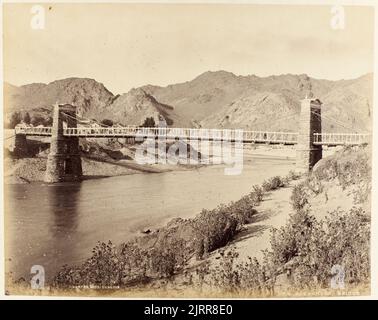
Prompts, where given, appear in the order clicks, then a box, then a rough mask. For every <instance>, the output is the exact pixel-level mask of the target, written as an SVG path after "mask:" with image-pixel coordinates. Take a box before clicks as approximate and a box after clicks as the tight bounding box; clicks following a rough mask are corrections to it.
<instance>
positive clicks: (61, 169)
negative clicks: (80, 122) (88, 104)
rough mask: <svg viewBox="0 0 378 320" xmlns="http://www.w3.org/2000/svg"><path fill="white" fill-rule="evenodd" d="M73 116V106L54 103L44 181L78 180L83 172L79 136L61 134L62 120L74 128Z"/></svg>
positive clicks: (74, 109)
mask: <svg viewBox="0 0 378 320" xmlns="http://www.w3.org/2000/svg"><path fill="white" fill-rule="evenodd" d="M75 117H76V107H75V106H72V105H70V104H61V105H58V104H56V105H55V106H54V110H53V124H52V128H51V142H50V153H49V155H48V158H47V165H46V172H45V177H44V181H45V182H61V181H78V180H80V178H81V176H82V174H83V170H82V167H81V158H80V152H79V138H78V137H65V136H64V135H63V121H65V122H66V123H67V127H70V128H76V127H77V121H76V118H75Z"/></svg>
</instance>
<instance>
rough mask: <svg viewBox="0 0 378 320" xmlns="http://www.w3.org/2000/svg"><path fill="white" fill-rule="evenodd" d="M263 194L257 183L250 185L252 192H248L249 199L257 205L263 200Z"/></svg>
mask: <svg viewBox="0 0 378 320" xmlns="http://www.w3.org/2000/svg"><path fill="white" fill-rule="evenodd" d="M263 196H264V190H263V188H262V187H260V186H258V185H254V186H253V187H252V192H251V193H250V197H251V200H252V201H253V202H254V204H255V205H258V204H259V203H260V202H261V201H262V200H263Z"/></svg>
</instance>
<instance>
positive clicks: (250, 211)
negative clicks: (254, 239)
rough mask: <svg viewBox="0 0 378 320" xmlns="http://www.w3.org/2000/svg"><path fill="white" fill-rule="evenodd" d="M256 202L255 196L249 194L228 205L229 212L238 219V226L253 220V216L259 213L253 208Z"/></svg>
mask: <svg viewBox="0 0 378 320" xmlns="http://www.w3.org/2000/svg"><path fill="white" fill-rule="evenodd" d="M255 203H256V202H255V201H254V198H253V196H251V195H247V196H244V197H242V198H241V199H239V200H237V201H235V202H233V203H231V204H230V205H229V206H228V207H227V211H228V213H229V214H230V215H231V216H233V217H234V218H235V219H236V220H237V223H238V227H241V226H243V225H244V224H247V223H251V222H252V217H253V216H254V215H255V214H256V213H257V211H256V210H255V209H254V208H253V206H254V205H255Z"/></svg>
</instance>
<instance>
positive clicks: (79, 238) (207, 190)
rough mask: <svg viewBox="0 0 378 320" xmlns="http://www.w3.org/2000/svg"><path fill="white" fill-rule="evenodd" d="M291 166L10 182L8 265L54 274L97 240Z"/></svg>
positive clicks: (158, 221) (222, 196)
mask: <svg viewBox="0 0 378 320" xmlns="http://www.w3.org/2000/svg"><path fill="white" fill-rule="evenodd" d="M293 168H294V164H293V160H292V159H285V158H265V157H261V156H254V157H252V159H251V161H250V162H247V163H245V164H244V169H243V171H242V174H241V175H236V176H227V175H224V170H223V169H224V168H223V167H222V166H208V167H202V168H200V169H197V170H192V171H172V172H165V173H157V174H156V173H155V174H133V175H127V176H118V177H111V178H102V179H93V180H85V181H82V182H80V183H61V184H55V185H45V184H42V183H32V184H21V185H8V186H6V187H5V199H6V207H5V209H6V221H5V226H6V234H5V239H6V269H7V271H11V272H12V273H13V274H14V276H15V277H16V278H17V279H18V278H19V277H21V276H22V277H24V278H26V279H27V278H29V274H30V268H31V267H32V266H33V265H42V266H43V267H44V268H45V273H46V277H47V279H48V278H51V277H52V276H53V275H54V274H55V273H56V271H57V270H58V269H59V268H60V267H61V266H62V265H64V264H68V265H73V264H79V263H81V262H83V260H85V259H86V258H88V257H89V256H90V254H91V249H92V248H93V247H94V246H95V245H96V243H97V242H98V241H108V240H111V241H112V242H113V243H114V244H120V243H122V242H124V241H127V240H129V239H131V238H132V237H134V236H136V235H139V234H141V230H145V229H147V228H150V229H152V230H153V229H155V228H158V227H159V226H162V225H164V224H165V223H167V222H168V221H169V220H170V219H172V218H174V217H183V218H187V217H192V216H194V215H196V214H197V213H199V212H200V211H201V209H202V208H206V209H212V208H215V207H216V206H217V205H219V204H221V203H228V202H230V201H232V200H237V199H239V198H240V197H241V196H242V195H244V194H246V193H248V192H249V191H251V187H252V185H253V184H260V183H261V182H262V181H263V180H264V179H266V178H268V177H271V176H274V175H285V174H287V173H288V172H289V170H291V169H293Z"/></svg>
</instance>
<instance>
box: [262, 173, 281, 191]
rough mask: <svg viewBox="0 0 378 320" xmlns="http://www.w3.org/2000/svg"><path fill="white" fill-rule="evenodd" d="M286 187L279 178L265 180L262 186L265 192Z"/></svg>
mask: <svg viewBox="0 0 378 320" xmlns="http://www.w3.org/2000/svg"><path fill="white" fill-rule="evenodd" d="M283 186H284V183H283V181H282V178H281V177H279V176H275V177H273V178H270V179H268V180H265V181H264V182H263V184H262V188H263V190H264V191H266V192H267V191H271V190H276V189H278V188H281V187H283Z"/></svg>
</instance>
